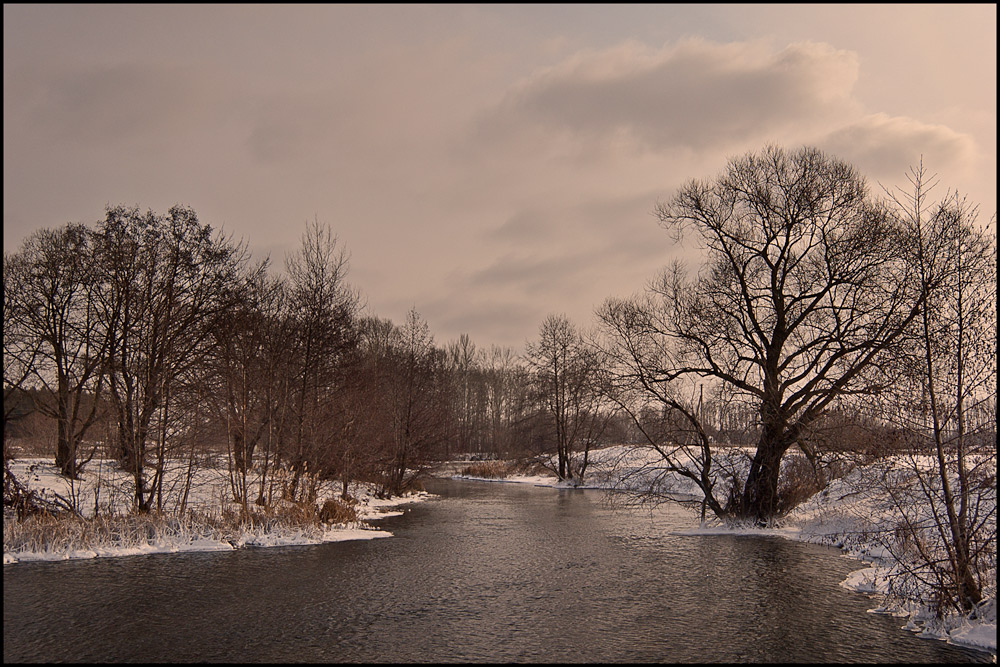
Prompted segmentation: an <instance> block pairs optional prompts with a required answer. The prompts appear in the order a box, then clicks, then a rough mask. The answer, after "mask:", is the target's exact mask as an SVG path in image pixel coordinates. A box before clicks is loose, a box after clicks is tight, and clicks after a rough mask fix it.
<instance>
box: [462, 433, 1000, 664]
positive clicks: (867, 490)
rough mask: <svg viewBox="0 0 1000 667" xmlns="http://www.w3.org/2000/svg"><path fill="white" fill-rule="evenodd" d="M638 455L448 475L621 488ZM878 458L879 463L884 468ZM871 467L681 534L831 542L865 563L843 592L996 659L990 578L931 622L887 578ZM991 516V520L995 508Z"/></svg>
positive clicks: (676, 484) (675, 484) (924, 632)
mask: <svg viewBox="0 0 1000 667" xmlns="http://www.w3.org/2000/svg"><path fill="white" fill-rule="evenodd" d="M641 458H642V454H641V453H639V452H632V451H627V450H625V449H624V448H621V447H609V448H606V449H601V450H596V451H593V452H591V463H590V467H589V468H588V471H587V477H586V481H585V483H583V484H572V483H567V482H560V481H559V480H558V479H557V478H556V477H555V476H554V475H551V474H549V475H510V476H508V477H505V478H502V479H495V478H484V477H473V476H468V475H461V474H459V475H454V476H453V478H454V479H465V480H477V481H488V482H504V483H516V484H532V485H536V486H548V487H555V488H587V489H603V490H611V489H614V490H622V489H623V488H626V487H628V486H629V483H628V482H627V481H626V482H623V479H626V480H627V479H628V478H630V477H631V478H632V479H634V480H635V481H634V485H638V484H641V483H642V482H640V480H646V481H648V477H645V476H643V475H639V474H636V471H637V470H638V468H639V467H640V466H639V464H640V463H641V461H639V460H638V459H641ZM886 464H887V463H886V462H882V464H881V465H886ZM871 473H872V471H871V469H866V468H859V469H856V470H854V471H852V472H851V473H849V474H848V475H846V476H845V477H843V478H841V479H837V480H834V481H833V482H831V483H830V484H829V486H828V487H827V488H826V489H824V490H823V491H821V492H820V493H818V494H816V495H815V496H813V497H812V498H810V499H809V500H807V501H806V502H804V503H802V504H801V505H799V506H798V507H797V508H796V509H795V510H793V511H792V513H791V514H790V515H789V516H788V517H786V519H785V520H784V521H783V522H782V523H781V525H780V527H776V528H729V527H726V526H723V525H719V524H718V523H717V522H712V521H709V522H706V525H699V519H698V517H697V516H696V515H695V514H694V513H692V529H691V530H690V531H686V532H685V534H700V535H704V534H712V533H727V534H745V535H769V536H778V537H783V538H786V539H791V540H798V541H803V542H811V543H816V544H825V545H829V546H834V547H837V548H839V549H841V551H842V552H843V553H844V555H845V556H848V557H851V558H855V559H857V560H858V561H860V562H861V563H862V564H864V567H862V568H860V569H858V570H857V571H855V572H853V573H851V575H850V576H849V577H847V579H846V580H845V581H844V582H842V584H841V585H842V586H844V587H845V588H847V589H849V590H854V591H857V592H859V593H863V594H866V595H868V596H870V597H871V598H872V599H873V601H876V602H877V604H876V606H875V607H874V608H873V609H872V610H871V611H872V612H873V613H883V614H891V615H893V616H896V617H899V618H901V619H906V620H905V625H904V626H903V627H904V628H905V629H907V630H910V631H913V632H916V633H918V634H920V635H921V636H923V637H929V638H936V639H940V640H944V641H948V642H951V643H954V644H957V645H962V646H969V647H973V648H977V649H982V650H986V651H990V652H992V653H993V657H994V661H995V659H996V646H997V640H996V583H995V581H994V582H993V586H992V590H990V591H988V597H987V599H986V600H985V601H984V603H983V604H982V605H981V606H980V608H979V610H978V614H976V616H977V617H976V618H968V617H960V616H957V615H955V616H950V617H946V618H944V619H936V618H934V616H933V614H931V613H929V612H928V610H927V609H926V608H925V607H923V606H921V605H919V604H917V603H915V602H914V601H913V600H912V599H907V598H906V597H905V596H903V595H901V594H900V592H899V591H897V590H896V587H895V586H894V585H893V582H895V581H896V580H897V577H896V576H895V575H896V574H897V571H898V567H899V565H898V563H896V562H894V558H893V554H892V550H891V549H889V548H887V547H886V545H887V543H888V541H889V540H891V539H893V537H892V536H893V534H894V531H893V529H894V527H895V526H896V524H897V523H898V521H899V520H900V517H899V516H898V514H897V513H896V512H895V508H894V506H893V505H892V503H889V502H887V501H886V499H885V498H884V497H882V496H881V495H880V494H879V493H878V489H877V487H875V486H873V485H871V484H870V483H868V482H869V480H870V476H871ZM662 482H663V484H665V485H667V486H668V487H669V488H670V490H671V491H672V492H674V493H678V494H683V493H688V494H691V495H696V494H697V488H696V487H694V485H693V483H692V482H691V481H690V480H686V479H683V478H679V477H676V478H674V479H669V478H667V479H663V480H662ZM992 521H993V522H994V523H995V521H996V512H995V510H994V512H993V517H992Z"/></svg>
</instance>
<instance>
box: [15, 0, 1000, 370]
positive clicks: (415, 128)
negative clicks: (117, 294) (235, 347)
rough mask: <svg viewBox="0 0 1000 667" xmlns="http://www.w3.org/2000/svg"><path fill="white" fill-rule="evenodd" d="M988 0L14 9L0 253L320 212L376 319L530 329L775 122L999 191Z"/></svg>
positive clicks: (570, 306)
mask: <svg viewBox="0 0 1000 667" xmlns="http://www.w3.org/2000/svg"><path fill="white" fill-rule="evenodd" d="M996 25H997V24H996V6H995V5H992V4H989V5H988V4H981V5H923V4H920V5H823V6H816V5H801V6H797V5H791V6H789V5H758V6H752V5H547V6H538V5H364V6H360V5H356V6H351V5H299V6H286V5H215V6H198V5H174V6H158V5H133V6H129V5H59V6H57V5H38V6H33V5H10V4H5V5H4V249H5V251H12V250H16V248H17V247H18V245H19V244H20V242H21V241H22V240H23V238H24V237H25V235H26V234H28V233H29V232H30V231H31V230H32V229H36V228H39V227H56V226H59V225H62V224H63V223H65V222H69V221H84V222H93V221H96V220H98V219H100V218H102V217H103V212H104V208H105V206H106V205H108V204H112V205H113V204H118V203H125V204H138V205H139V206H141V207H143V208H152V209H153V210H156V211H161V212H162V211H166V209H167V208H169V207H170V206H171V205H173V204H175V203H179V204H186V205H189V206H191V207H193V208H194V209H195V210H196V211H197V212H198V214H199V216H200V218H201V220H202V221H203V222H206V223H209V224H211V225H212V226H213V227H216V228H222V229H223V230H224V231H225V232H226V233H228V234H232V235H233V236H234V237H236V238H244V239H245V240H246V241H247V242H248V243H249V245H250V247H251V249H252V250H253V251H254V254H255V256H256V257H263V256H264V255H265V254H268V253H270V255H271V257H272V262H273V264H274V265H275V266H276V267H281V266H282V265H283V259H284V253H285V252H286V251H289V250H291V249H294V248H295V247H296V246H297V245H298V243H299V238H300V235H301V233H302V231H303V230H304V227H305V223H306V221H311V220H313V219H314V218H315V219H317V220H319V221H320V222H322V223H326V224H328V225H329V226H330V227H331V228H332V229H333V231H334V232H335V233H336V234H337V235H338V236H339V239H340V241H341V242H342V243H343V244H344V246H345V247H346V249H347V251H348V252H349V253H350V255H351V270H350V275H349V278H350V280H351V282H352V283H353V284H354V285H355V286H356V287H358V288H359V289H360V290H361V292H362V293H363V294H364V295H365V297H366V300H367V303H368V309H369V312H370V313H373V314H377V315H379V316H382V317H389V318H391V319H393V320H395V321H397V322H401V321H402V320H403V318H404V316H405V313H406V311H407V310H409V309H410V308H411V307H415V308H416V309H417V310H418V311H419V312H420V313H421V314H422V315H423V316H424V317H425V318H426V319H427V321H428V323H429V325H430V327H431V330H432V331H433V332H434V334H435V338H436V341H437V342H438V343H439V344H444V343H446V342H448V341H449V340H453V339H455V338H457V337H458V336H459V334H461V333H468V334H469V335H470V336H471V337H472V340H473V341H474V342H475V343H477V344H478V345H480V346H489V345H490V344H493V343H495V344H502V345H510V346H513V347H515V348H517V349H518V350H520V348H521V347H522V346H523V344H524V341H525V340H526V339H531V338H534V337H535V336H536V335H537V330H538V326H539V324H540V323H541V321H542V320H543V319H544V317H545V316H546V315H547V314H549V313H565V314H566V315H568V316H569V317H570V318H571V319H572V320H573V321H574V322H575V323H577V324H578V325H580V326H584V327H585V326H587V325H589V324H590V323H591V322H592V313H593V310H594V308H595V307H596V306H598V305H599V304H600V303H601V302H602V301H603V300H604V299H605V298H606V297H609V296H624V295H628V294H631V293H633V292H635V291H637V290H640V289H642V288H643V286H644V284H645V282H646V280H648V279H649V278H651V277H652V276H653V274H655V272H656V271H657V270H658V269H659V268H660V267H662V266H663V265H665V264H666V263H667V262H669V261H670V260H671V259H672V258H674V257H676V256H678V255H683V254H684V253H686V252H690V248H678V247H675V246H674V244H673V243H672V242H671V240H670V238H669V236H668V235H667V234H666V233H665V232H664V231H663V230H661V229H660V228H659V227H658V226H657V225H656V222H655V219H654V217H653V216H652V214H651V211H652V209H653V206H654V205H655V203H656V200H657V199H666V198H668V197H669V196H670V194H671V193H672V192H673V190H674V189H675V188H676V187H677V186H678V185H680V184H681V183H682V182H683V181H685V180H687V179H689V178H694V177H697V178H708V177H711V176H713V175H715V174H716V173H718V172H719V170H720V169H721V168H722V167H723V166H724V164H725V161H726V159H727V158H728V157H732V156H734V155H738V154H741V153H743V152H746V151H748V150H757V149H759V148H761V147H762V146H763V145H764V144H766V143H768V142H775V143H780V144H783V145H786V146H789V147H793V148H794V147H797V146H800V145H802V144H810V145H816V146H819V147H820V148H823V149H825V150H828V151H830V152H831V153H833V154H834V155H836V156H838V157H840V158H843V159H845V160H847V161H849V162H852V163H853V164H855V166H857V167H858V168H859V169H860V170H861V172H862V173H863V174H865V175H866V176H867V177H868V179H869V181H870V182H871V184H872V186H873V189H874V190H876V191H879V190H880V188H879V184H882V185H886V186H888V187H893V186H896V185H900V184H903V183H905V181H904V178H903V177H904V174H905V172H906V171H907V169H908V167H909V166H910V165H911V164H915V163H916V162H917V161H918V160H919V159H920V157H921V156H923V159H924V163H925V165H927V167H928V169H929V170H930V171H931V172H936V173H937V174H938V175H939V178H940V181H941V185H940V186H939V188H940V192H941V194H943V193H944V190H945V189H946V188H949V187H951V188H955V189H958V190H960V191H962V192H963V193H965V194H967V195H968V196H969V198H970V200H972V201H975V202H978V203H980V205H981V209H982V216H981V217H982V219H983V220H989V219H990V217H991V216H992V214H993V212H994V211H995V210H996V56H997V53H996Z"/></svg>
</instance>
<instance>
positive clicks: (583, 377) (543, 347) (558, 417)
mask: <svg viewBox="0 0 1000 667" xmlns="http://www.w3.org/2000/svg"><path fill="white" fill-rule="evenodd" d="M597 355H598V351H597V350H596V348H592V347H590V346H588V345H587V344H586V343H585V342H584V339H583V337H582V336H581V335H580V333H579V332H578V331H577V329H576V327H575V326H574V325H573V323H572V322H570V321H569V320H568V319H567V318H566V317H565V316H564V315H549V316H548V317H546V318H545V320H544V321H543V322H542V324H541V326H540V328H539V337H538V340H537V341H535V342H531V343H528V345H527V347H526V361H527V367H528V370H529V371H530V372H531V373H532V374H533V378H534V382H535V386H536V388H537V391H538V397H539V400H540V402H541V403H542V405H544V409H545V412H546V413H547V415H548V418H549V419H548V422H549V424H550V425H551V427H552V433H553V437H554V440H555V446H556V463H555V466H554V471H555V472H556V474H557V475H558V476H559V479H563V480H573V479H576V480H577V481H582V480H583V476H584V474H585V473H586V470H587V464H588V460H589V454H590V447H591V445H592V444H594V442H595V441H596V439H597V438H598V437H599V436H600V434H601V432H602V431H603V429H604V427H605V426H606V425H607V421H608V414H607V413H606V412H602V410H601V405H600V397H601V392H600V391H599V388H598V384H597V381H598V369H599V367H600V364H599V361H598V356H597ZM550 451H551V450H550ZM577 452H579V453H580V454H582V457H581V458H580V460H579V461H577V460H575V458H576V457H575V456H574V454H576V453H577Z"/></svg>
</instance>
